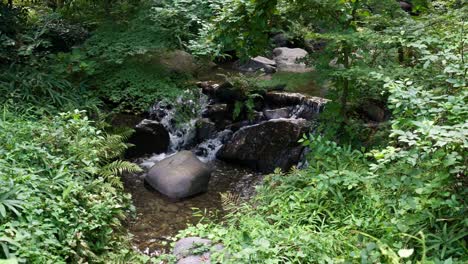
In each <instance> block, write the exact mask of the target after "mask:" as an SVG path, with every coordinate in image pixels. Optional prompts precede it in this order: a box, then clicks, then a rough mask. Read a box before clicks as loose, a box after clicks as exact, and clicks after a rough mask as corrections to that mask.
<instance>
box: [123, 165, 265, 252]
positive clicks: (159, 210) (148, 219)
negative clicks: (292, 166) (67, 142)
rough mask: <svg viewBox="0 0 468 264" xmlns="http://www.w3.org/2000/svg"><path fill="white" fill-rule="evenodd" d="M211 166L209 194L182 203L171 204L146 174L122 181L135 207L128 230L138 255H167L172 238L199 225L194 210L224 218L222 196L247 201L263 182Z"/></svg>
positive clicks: (242, 172) (235, 169) (226, 167)
mask: <svg viewBox="0 0 468 264" xmlns="http://www.w3.org/2000/svg"><path fill="white" fill-rule="evenodd" d="M209 165H210V166H212V168H213V173H212V175H211V180H210V183H209V187H208V192H206V193H203V194H200V195H197V196H195V197H192V198H188V199H184V200H181V201H173V200H170V199H168V198H166V197H165V196H163V195H162V194H160V193H159V192H157V191H155V190H154V189H152V188H151V187H150V186H148V185H147V184H145V183H144V173H143V174H140V175H125V176H124V177H123V178H122V180H123V182H124V186H125V189H126V191H127V192H129V193H130V194H131V195H132V199H133V204H134V205H135V207H136V217H135V218H133V219H131V220H130V222H129V223H128V228H129V230H130V233H131V234H133V244H134V246H135V247H136V248H137V249H138V250H139V251H141V252H143V253H145V254H148V255H158V254H160V253H164V252H168V251H169V250H170V248H169V247H168V246H169V243H170V242H171V240H169V238H170V237H171V236H174V235H176V234H177V233H178V231H179V230H182V229H185V228H186V227H187V225H188V224H197V223H198V221H199V220H200V217H199V216H198V215H197V216H195V215H194V208H198V209H199V210H201V211H202V212H204V214H205V215H215V214H216V215H217V217H222V215H223V207H222V202H221V195H220V193H226V192H230V193H233V194H237V195H239V196H240V198H242V199H248V198H250V197H252V195H253V194H254V192H255V186H256V185H258V184H259V183H260V182H261V181H262V179H263V176H262V174H260V173H258V172H254V171H252V170H250V169H247V168H243V167H238V166H236V165H232V164H227V163H225V162H222V161H218V160H214V161H212V162H209Z"/></svg>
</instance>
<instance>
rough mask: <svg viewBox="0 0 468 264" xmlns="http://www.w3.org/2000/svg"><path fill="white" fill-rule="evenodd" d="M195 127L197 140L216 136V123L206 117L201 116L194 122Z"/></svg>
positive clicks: (200, 140)
mask: <svg viewBox="0 0 468 264" xmlns="http://www.w3.org/2000/svg"><path fill="white" fill-rule="evenodd" d="M195 126H196V127H197V131H196V133H197V141H198V142H203V141H205V140H207V139H210V138H213V137H215V136H216V124H215V123H213V122H211V121H210V119H208V118H202V119H200V120H198V121H197V123H196V124H195Z"/></svg>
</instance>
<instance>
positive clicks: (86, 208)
mask: <svg viewBox="0 0 468 264" xmlns="http://www.w3.org/2000/svg"><path fill="white" fill-rule="evenodd" d="M0 128H1V131H2V133H1V135H0V146H1V151H0V182H1V183H2V185H1V188H0V223H1V225H0V234H1V235H0V245H1V249H2V250H1V251H0V256H1V257H2V258H5V257H7V258H16V259H17V260H18V261H19V262H21V263H23V262H28V263H69V262H74V263H77V262H83V261H86V262H95V263H99V262H100V263H106V262H107V261H108V260H109V259H114V258H115V259H118V258H125V257H131V256H132V255H131V254H132V253H131V251H125V250H124V249H125V245H126V243H128V240H127V238H126V233H125V230H124V229H123V228H122V223H121V221H122V220H123V219H125V218H126V216H127V214H128V213H129V212H130V211H131V210H132V206H131V204H130V197H129V195H127V194H125V193H124V192H123V186H122V184H121V182H120V179H119V178H118V175H119V173H121V172H122V171H135V170H138V169H139V168H138V167H137V166H136V165H133V164H130V163H127V162H121V161H115V162H111V161H112V160H113V159H114V158H115V157H117V156H118V155H120V153H121V152H122V150H124V149H125V147H126V145H125V144H124V143H122V137H121V136H117V135H106V134H105V133H103V132H102V131H101V130H99V129H97V128H96V127H95V126H94V125H93V122H92V121H90V120H88V119H87V118H86V116H85V115H84V113H83V112H78V111H76V112H69V113H64V114H61V115H60V116H56V117H53V118H44V119H43V120H38V121H30V120H28V119H26V118H24V117H18V116H12V115H11V114H10V113H8V112H6V111H5V112H4V113H3V116H2V118H1V120H0ZM127 255H128V256H127Z"/></svg>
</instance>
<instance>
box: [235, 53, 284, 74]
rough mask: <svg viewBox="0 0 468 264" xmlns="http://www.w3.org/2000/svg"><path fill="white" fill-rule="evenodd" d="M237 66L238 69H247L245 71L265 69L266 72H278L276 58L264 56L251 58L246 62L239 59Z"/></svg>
mask: <svg viewBox="0 0 468 264" xmlns="http://www.w3.org/2000/svg"><path fill="white" fill-rule="evenodd" d="M235 66H236V68H237V69H238V70H240V71H245V72H257V71H264V72H265V73H275V72H276V62H275V61H274V60H270V59H268V58H265V57H262V56H257V57H255V58H250V59H249V60H248V61H246V62H241V61H238V62H236V64H235Z"/></svg>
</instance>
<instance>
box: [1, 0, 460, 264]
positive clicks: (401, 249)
mask: <svg viewBox="0 0 468 264" xmlns="http://www.w3.org/2000/svg"><path fill="white" fill-rule="evenodd" d="M406 2H408V1H406ZM409 2H410V3H411V5H410V9H411V10H407V11H408V12H405V11H403V10H402V9H401V8H400V5H399V1H393V0H386V1H381V0H274V1H272V0H209V1H203V0H139V1H129V0H99V1H88V0H60V1H33V0H31V1H23V0H21V1H19V0H18V1H16V0H3V1H0V93H1V94H2V96H1V97H0V105H1V106H2V108H1V109H2V113H1V116H0V263H4V262H5V261H7V262H5V263H148V262H151V261H150V259H149V258H147V257H144V256H142V255H141V254H139V253H136V252H134V250H133V249H131V245H130V242H129V235H128V233H127V231H126V230H125V228H124V227H123V223H124V221H125V219H126V218H127V217H129V216H130V215H131V212H132V211H133V206H132V205H131V200H130V197H129V195H127V194H125V192H124V190H123V187H122V183H121V181H120V178H119V176H120V174H121V173H123V172H126V171H130V172H134V171H137V170H138V167H137V166H136V165H134V164H131V163H128V162H125V161H121V160H119V158H120V157H121V154H122V152H123V151H124V150H125V148H126V144H124V143H123V142H124V140H125V138H126V137H127V136H128V134H127V133H124V134H123V135H113V134H109V133H108V132H106V125H105V123H104V122H102V121H101V118H100V117H101V116H103V115H102V114H103V113H108V112H114V113H115V112H119V113H121V112H127V113H132V114H140V115H144V113H145V112H146V111H147V110H148V109H149V107H150V106H151V105H152V104H153V103H154V102H155V101H156V100H166V101H168V102H174V101H175V100H174V99H175V98H177V97H180V96H194V93H191V92H190V91H189V92H185V91H186V90H187V89H189V90H190V89H191V88H192V87H193V83H194V82H193V79H192V76H191V75H192V74H196V73H197V71H198V70H200V67H202V66H203V64H204V61H203V60H204V59H205V60H206V59H207V58H208V59H212V60H217V61H222V60H223V59H230V58H241V59H247V58H248V57H249V56H255V55H265V56H269V55H270V53H271V50H272V48H273V47H274V43H273V41H272V39H273V37H274V36H276V35H278V33H281V34H283V35H284V36H286V37H287V38H288V43H289V44H291V43H292V44H291V45H294V46H295V47H302V48H304V49H307V50H308V51H309V53H310V56H308V57H307V58H306V59H305V61H306V63H308V64H309V65H312V66H314V68H315V71H314V72H312V73H304V74H297V73H296V74H289V73H280V74H276V75H274V76H273V77H272V79H271V80H260V79H258V78H256V77H254V78H250V77H248V76H243V75H240V76H235V75H229V76H227V79H228V80H229V81H230V83H231V84H233V85H234V88H235V89H238V90H240V92H241V94H242V96H243V97H244V98H243V100H242V101H239V102H236V103H235V109H234V111H233V112H234V113H233V114H234V116H233V119H236V118H239V117H240V116H241V115H243V114H245V115H246V118H252V117H253V113H254V107H255V100H256V99H257V98H258V97H259V96H261V94H262V92H263V91H264V89H266V88H268V87H273V86H284V85H286V86H287V87H286V89H289V90H292V91H301V89H302V87H303V86H309V85H310V84H311V83H313V84H314V85H317V86H321V87H326V89H327V90H328V93H327V97H328V98H329V99H332V102H330V103H328V104H327V105H326V107H325V110H324V112H323V113H321V115H320V120H319V122H318V123H319V125H318V127H317V130H316V131H315V133H314V134H311V135H305V136H304V138H303V140H302V143H303V144H304V146H306V147H308V149H310V153H309V154H308V157H307V160H308V167H306V168H304V169H301V170H298V169H293V170H292V171H290V172H281V171H277V172H275V173H274V174H272V175H269V176H267V177H266V179H265V182H264V183H263V185H262V186H260V187H259V188H258V195H257V196H256V197H255V198H254V199H253V200H252V201H249V202H242V201H240V199H238V198H237V197H236V195H234V194H230V195H224V197H225V198H224V204H225V209H226V211H227V212H228V214H227V215H226V216H225V217H224V218H223V221H221V222H219V221H216V222H210V221H204V222H201V223H200V224H198V225H196V226H192V227H189V228H188V229H187V230H185V231H183V232H182V233H181V235H197V236H202V237H207V238H210V239H213V240H214V241H215V242H220V243H222V244H223V245H224V250H223V251H221V252H218V253H216V254H214V256H213V257H214V258H215V259H216V260H217V261H219V262H220V263H357V262H360V263H446V264H449V263H466V262H467V261H468V249H467V240H466V237H468V221H467V219H468V212H467V202H466V197H467V196H468V188H467V187H468V180H467V178H466V166H467V156H466V154H465V153H466V152H467V147H468V143H467V140H466V138H467V133H468V123H467V120H468V107H467V105H466V103H467V101H468V99H467V95H468V92H467V89H466V86H467V85H466V80H467V71H468V60H467V58H466V54H467V53H468V50H467V45H466V42H467V40H468V38H467V36H468V34H466V21H467V20H468V17H467V14H468V10H467V6H466V5H464V4H465V3H464V2H465V1H463V0H446V1H436V0H434V1H429V0H413V1H409ZM407 4H408V3H407ZM408 5H409V4H408ZM174 50H176V54H177V55H178V56H181V57H179V58H180V60H179V59H177V60H176V66H181V65H182V64H183V63H182V58H183V57H184V56H185V55H186V54H187V53H186V52H190V53H191V54H193V55H196V56H198V59H199V60H197V61H195V63H194V64H195V65H196V66H195V67H194V68H190V70H185V69H184V70H180V69H181V68H183V67H171V66H174V65H169V67H168V65H167V61H168V60H167V57H166V56H167V55H168V54H172V52H173V51H174ZM187 55H188V54H187ZM189 56H190V55H189ZM205 62H206V61H205ZM197 63H198V64H197ZM306 92H307V91H306ZM180 101H181V100H179V101H177V102H180ZM369 102H372V103H373V104H376V105H378V106H379V107H381V108H382V109H383V111H385V118H384V119H383V120H381V121H383V122H369V120H365V119H363V118H362V115H361V112H362V111H363V108H364V109H365V108H366V107H367V105H366V103H369ZM176 107H177V106H176ZM182 107H184V106H182ZM185 108H188V107H187V106H185ZM76 109H79V110H76ZM83 110H85V111H83ZM186 110H188V112H192V113H193V112H194V111H193V109H186ZM104 116H105V115H104ZM181 116H182V117H177V118H180V119H183V118H184V117H183V115H181ZM205 220H206V219H205ZM162 259H164V257H162ZM167 259H168V260H169V261H172V260H173V257H169V258H167ZM152 261H153V262H156V261H155V260H152Z"/></svg>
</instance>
